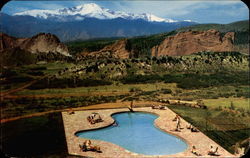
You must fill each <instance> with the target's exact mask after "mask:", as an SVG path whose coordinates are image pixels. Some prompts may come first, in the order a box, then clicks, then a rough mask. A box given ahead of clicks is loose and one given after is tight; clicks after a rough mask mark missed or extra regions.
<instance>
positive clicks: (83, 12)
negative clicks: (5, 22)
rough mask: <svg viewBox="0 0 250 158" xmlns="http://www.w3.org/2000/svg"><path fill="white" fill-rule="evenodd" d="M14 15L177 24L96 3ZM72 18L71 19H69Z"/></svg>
mask: <svg viewBox="0 0 250 158" xmlns="http://www.w3.org/2000/svg"><path fill="white" fill-rule="evenodd" d="M14 15H29V16H33V17H36V18H41V19H50V18H51V19H53V20H58V21H68V20H71V21H72V20H83V19H85V18H97V19H115V18H123V19H132V20H136V19H143V20H146V21H149V22H166V23H172V22H177V21H176V20H172V19H164V18H160V17H157V16H155V15H153V14H148V13H143V14H133V13H125V12H121V11H111V10H109V9H106V8H102V7H100V6H99V5H97V4H95V3H88V4H83V5H79V6H75V7H71V8H61V9H57V10H28V11H24V12H19V13H15V14H14ZM68 16H70V18H67V17H68Z"/></svg>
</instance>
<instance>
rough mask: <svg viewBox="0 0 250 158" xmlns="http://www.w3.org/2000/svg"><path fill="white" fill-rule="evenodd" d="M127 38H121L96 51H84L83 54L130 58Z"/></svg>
mask: <svg viewBox="0 0 250 158" xmlns="http://www.w3.org/2000/svg"><path fill="white" fill-rule="evenodd" d="M126 43H127V39H123V40H119V41H117V42H115V43H114V44H111V45H107V46H105V47H104V48H103V49H101V50H99V51H95V52H83V53H81V55H82V56H90V57H100V56H104V57H113V58H120V59H127V58H129V55H130V53H129V51H127V50H126Z"/></svg>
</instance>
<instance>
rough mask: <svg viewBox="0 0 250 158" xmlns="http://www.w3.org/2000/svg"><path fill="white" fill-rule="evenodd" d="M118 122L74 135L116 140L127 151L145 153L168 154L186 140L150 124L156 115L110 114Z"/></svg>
mask: <svg viewBox="0 0 250 158" xmlns="http://www.w3.org/2000/svg"><path fill="white" fill-rule="evenodd" d="M112 117H113V118H114V119H115V120H116V122H117V124H118V126H109V127H106V128H102V129H97V130H91V131H83V132H79V133H77V134H76V135H77V136H79V137H83V138H88V139H97V140H103V141H108V142H111V143H114V144H117V145H119V146H121V147H123V148H125V149H127V150H129V151H132V152H135V153H139V154H145V155H169V154H175V153H178V152H182V151H184V150H185V149H186V148H187V144H186V143H185V142H184V141H182V140H181V139H179V138H177V137H175V136H173V135H170V134H168V133H166V132H163V131H161V130H160V129H158V128H156V127H155V126H154V120H155V119H156V118H157V116H156V115H153V114H149V113H143V112H134V113H131V112H125V113H118V114H114V115H112Z"/></svg>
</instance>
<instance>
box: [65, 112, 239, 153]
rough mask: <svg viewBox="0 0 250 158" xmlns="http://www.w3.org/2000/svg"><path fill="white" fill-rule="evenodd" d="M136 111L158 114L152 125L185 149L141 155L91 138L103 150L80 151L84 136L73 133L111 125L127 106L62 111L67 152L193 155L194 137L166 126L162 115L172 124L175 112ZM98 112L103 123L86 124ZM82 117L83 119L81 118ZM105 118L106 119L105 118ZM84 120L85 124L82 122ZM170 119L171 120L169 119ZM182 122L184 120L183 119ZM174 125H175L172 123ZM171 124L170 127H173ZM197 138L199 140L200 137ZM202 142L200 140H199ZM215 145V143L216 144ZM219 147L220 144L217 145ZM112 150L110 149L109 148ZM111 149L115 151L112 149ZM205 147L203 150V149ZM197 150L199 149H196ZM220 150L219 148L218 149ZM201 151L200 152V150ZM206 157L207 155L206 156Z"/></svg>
mask: <svg viewBox="0 0 250 158" xmlns="http://www.w3.org/2000/svg"><path fill="white" fill-rule="evenodd" d="M134 109H135V111H136V112H144V113H151V114H154V115H156V116H158V117H157V118H156V119H155V120H154V126H155V127H156V128H158V129H159V130H162V131H163V132H166V133H168V134H170V135H173V136H176V137H177V138H180V139H181V140H182V141H184V142H185V143H186V144H187V148H186V150H184V151H182V152H179V153H175V154H171V155H143V154H137V153H134V152H131V151H128V150H126V149H124V148H123V147H120V146H119V145H116V144H113V143H111V142H105V141H96V140H93V144H96V145H100V146H101V148H102V149H103V150H104V152H103V153H93V152H80V151H79V146H78V143H82V142H83V140H84V138H80V137H78V136H76V135H75V134H76V133H78V132H80V131H88V130H97V129H101V128H105V127H108V126H111V125H112V124H113V123H114V121H115V120H114V119H113V117H112V115H114V114H118V113H123V112H129V110H128V109H127V108H121V109H108V110H87V111H77V112H76V114H73V115H68V114H67V113H66V112H63V113H62V116H63V121H64V127H65V136H66V141H67V147H68V152H69V153H70V154H71V155H81V156H90V157H91V156H92V157H187V156H188V157H193V156H194V155H193V154H191V152H190V151H191V146H192V144H197V142H195V141H194V139H191V140H189V139H190V138H188V139H186V136H185V135H183V133H182V132H180V133H179V132H178V133H176V132H171V131H170V130H171V128H166V126H165V123H166V122H165V121H166V119H164V116H168V118H169V119H168V123H170V124H173V122H172V118H173V117H174V116H175V113H174V112H173V111H171V110H170V109H168V108H167V109H166V110H155V109H151V108H149V107H144V108H134ZM93 111H94V112H98V113H100V114H101V115H102V114H105V118H104V120H105V121H106V122H105V121H104V122H105V124H98V126H86V125H87V124H86V122H87V119H86V116H87V115H88V114H90V113H91V112H93ZM163 113H167V114H168V115H166V114H165V115H162V114H163ZM83 118H84V119H83ZM106 119H107V120H106ZM84 120H85V124H84V123H83V122H84ZM170 120H171V121H170ZM183 122H186V121H185V120H184V121H183ZM83 124H84V125H83ZM174 126H175V125H174ZM174 126H171V127H174ZM201 136H202V137H204V139H203V138H202V140H206V141H208V140H207V138H206V136H203V135H202V133H201V134H199V137H201ZM198 140H201V139H200V138H199V139H198ZM200 142H202V141H200ZM209 143H212V144H216V143H215V142H213V141H212V140H209ZM197 145H198V146H199V145H201V143H199V142H198V144H197ZM216 145H217V144H216ZM219 147H220V146H219ZM110 148H111V149H112V150H111V149H110ZM113 149H114V150H115V151H113ZM204 149H205V150H204ZM204 149H203V153H205V152H207V150H208V149H206V147H205V148H204ZM198 151H199V150H198ZM219 151H220V150H219ZM221 151H223V154H222V155H223V156H225V157H235V155H232V154H229V153H228V152H224V150H223V148H222V150H221ZM201 153H202V152H201ZM206 157H207V156H206Z"/></svg>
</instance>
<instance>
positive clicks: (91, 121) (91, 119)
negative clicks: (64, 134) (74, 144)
mask: <svg viewBox="0 0 250 158" xmlns="http://www.w3.org/2000/svg"><path fill="white" fill-rule="evenodd" d="M87 120H88V121H89V123H91V124H95V121H94V120H93V118H92V117H91V116H88V117H87Z"/></svg>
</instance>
